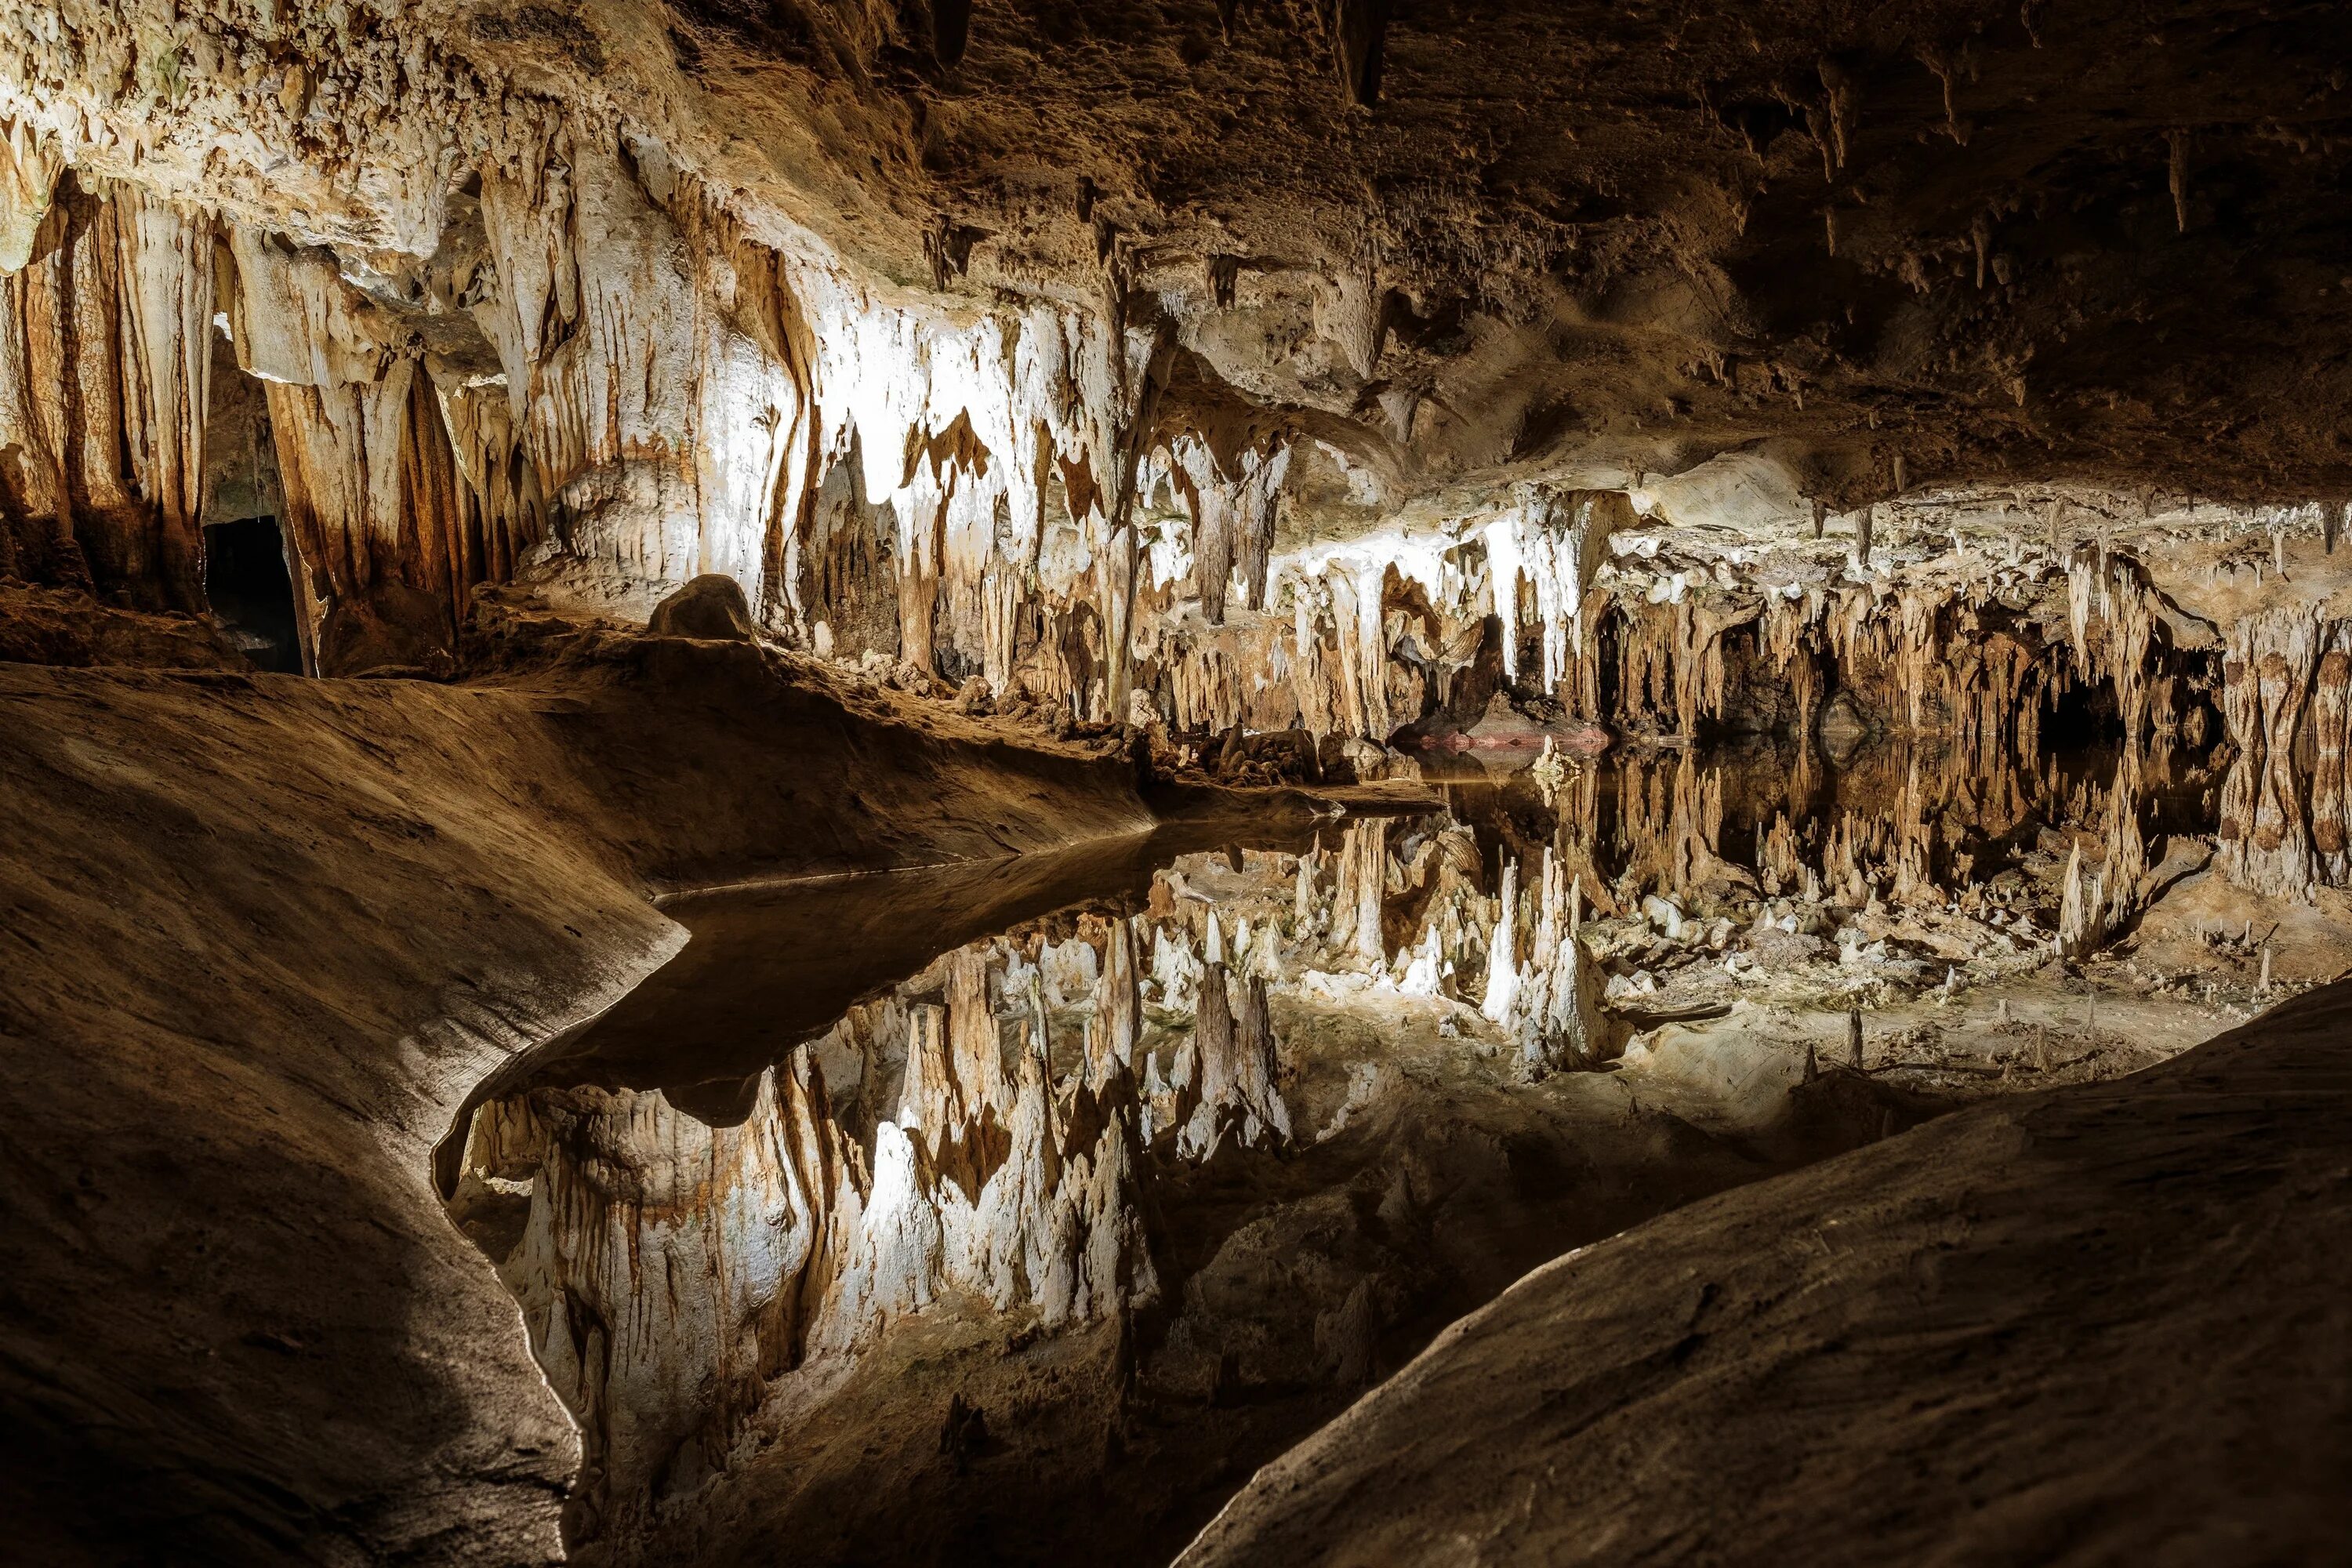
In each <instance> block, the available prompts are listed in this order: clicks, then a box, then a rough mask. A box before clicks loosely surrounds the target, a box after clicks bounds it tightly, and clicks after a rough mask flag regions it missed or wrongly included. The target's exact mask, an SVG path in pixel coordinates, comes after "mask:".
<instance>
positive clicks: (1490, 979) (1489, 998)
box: [1478, 860, 1519, 1024]
mask: <svg viewBox="0 0 2352 1568" xmlns="http://www.w3.org/2000/svg"><path fill="white" fill-rule="evenodd" d="M1518 924H1519V863H1518V862H1517V860H1507V861H1505V862H1504V863H1503V888H1502V892H1501V894H1500V896H1499V897H1498V898H1497V900H1496V917H1495V930H1494V934H1493V935H1492V936H1491V937H1489V938H1488V939H1487V942H1486V993H1485V994H1484V996H1483V997H1482V998H1481V999H1480V1003H1479V1007H1478V1010H1479V1011H1480V1012H1481V1013H1483V1014H1485V1015H1486V1021H1487V1022H1488V1023H1491V1024H1500V1023H1502V1022H1504V1021H1505V1020H1506V1019H1507V1018H1509V1017H1510V1016H1511V1008H1512V1006H1513V1005H1514V1004H1515V1003H1516V1002H1517V1000H1518V994H1519V959H1518Z"/></svg>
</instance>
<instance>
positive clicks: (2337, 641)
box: [2311, 622, 2352, 888]
mask: <svg viewBox="0 0 2352 1568" xmlns="http://www.w3.org/2000/svg"><path fill="white" fill-rule="evenodd" d="M2311 719H2312V725H2311V729H2312V740H2313V742H2314V747H2313V750H2314V752H2315V760H2314V764H2313V768H2314V771H2313V777H2312V784H2311V839H2312V844H2313V846H2314V847H2315V848H2316V849H2317V850H2318V851H2319V862H2320V870H2321V873H2322V875H2323V876H2324V877H2325V878H2326V881H2327V883H2328V885H2329V886H2331V887H2337V888H2340V887H2344V886H2346V885H2347V882H2352V744H2347V742H2352V622H2338V623H2337V624H2336V626H2335V627H2334V628H2332V630H2331V631H2330V632H2329V634H2328V641H2327V651H2326V653H2324V654H2322V655H2321V656H2320V658H2319V668H2318V673H2317V675H2316V677H2315V684H2314V686H2313V689H2312V708H2311Z"/></svg>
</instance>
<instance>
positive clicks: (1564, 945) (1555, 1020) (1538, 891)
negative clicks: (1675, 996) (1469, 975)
mask: <svg viewBox="0 0 2352 1568" xmlns="http://www.w3.org/2000/svg"><path fill="white" fill-rule="evenodd" d="M1533 893H1534V899H1535V906H1536V908H1535V920H1534V938H1533V941H1532V942H1530V943H1529V945H1528V961H1527V963H1526V964H1525V965H1524V966H1522V967H1521V968H1520V969H1519V971H1518V973H1517V978H1516V980H1515V981H1514V982H1513V983H1512V984H1511V985H1510V986H1509V987H1508V993H1509V994H1508V997H1507V1001H1506V1002H1505V1005H1503V1006H1502V1007H1501V1009H1500V1011H1501V1012H1502V1015H1503V1016H1502V1019H1501V1020H1500V1021H1501V1022H1502V1024H1503V1026H1504V1027H1505V1028H1506V1029H1507V1030H1508V1031H1509V1032H1510V1033H1511V1034H1512V1035H1513V1036H1514V1037H1516V1038H1517V1041H1518V1047H1519V1067H1520V1070H1521V1071H1522V1072H1524V1073H1525V1074H1526V1075H1527V1076H1528V1077H1529V1078H1541V1077H1543V1076H1544V1075H1546V1074H1547V1073H1550V1072H1554V1071H1557V1070H1559V1069H1560V1068H1573V1067H1581V1066H1589V1065H1591V1063H1592V1062H1593V1061H1594V1060H1596V1059H1597V1058H1599V1056H1600V1054H1601V1047H1602V1034H1603V1030H1602V1023H1601V1001H1600V996H1601V980H1600V970H1599V966H1598V965H1597V964H1595V963H1593V961H1592V958H1591V954H1589V953H1587V952H1585V951H1584V944H1583V942H1581V941H1580V939H1579V938H1578V936H1577V925H1578V921H1577V912H1578V911H1577V907H1576V899H1577V896H1578V889H1577V885H1576V884H1575V883H1574V882H1572V881H1571V879H1570V878H1569V877H1568V876H1567V875H1566V870H1565V868H1564V867H1563V866H1562V865H1561V863H1560V861H1559V858H1557V857H1555V856H1553V855H1552V854H1550V853H1549V851H1547V852H1546V853H1545V855H1544V862H1543V871H1542V874H1541V876H1540V877H1539V878H1538V881H1537V884H1536V886H1535V888H1534V889H1533ZM1516 921H1517V913H1516V911H1514V910H1512V909H1510V907H1509V906H1508V905H1506V906H1505V908H1504V910H1503V913H1502V923H1503V925H1504V926H1506V927H1507V926H1509V925H1511V924H1512V923H1514V922H1516ZM1496 940H1497V941H1500V940H1501V939H1500V936H1499V933H1498V936H1497V938H1496ZM1489 990H1490V1000H1491V999H1492V998H1491V991H1492V987H1491V985H1490V987H1489Z"/></svg>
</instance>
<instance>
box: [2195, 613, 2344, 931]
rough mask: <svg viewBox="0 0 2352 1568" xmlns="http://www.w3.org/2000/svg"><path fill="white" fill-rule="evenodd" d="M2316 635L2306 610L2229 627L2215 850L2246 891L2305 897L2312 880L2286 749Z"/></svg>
mask: <svg viewBox="0 0 2352 1568" xmlns="http://www.w3.org/2000/svg"><path fill="white" fill-rule="evenodd" d="M2319 641H2320V638H2319V628H2318V625H2317V623H2316V621H2315V619H2314V617H2313V616H2312V613H2311V612H2310V611H2309V610H2305V609H2292V610H2290V609H2273V610H2269V611H2265V612H2263V614H2261V615H2257V616H2247V617H2246V618H2244V619H2242V620H2241V621H2239V622H2238V623H2237V625H2235V626H2232V627H2231V629H2230V641H2229V647H2228V652H2227V654H2226V655H2225V656H2224V658H2223V659H2222V664H2221V673H2222V688H2221V714H2222V721H2223V722H2224V724H2225V725H2226V726H2227V728H2228V731H2229V735H2230V739H2231V741H2233V742H2236V743H2237V746H2238V756H2237V760H2236V761H2235V762H2234V763H2231V767H2230V773H2229V776H2228V777H2227V778H2226V779H2224V780H2223V781H2222V785H2221V824H2220V827H2219V837H2220V851H2219V854H2218V856H2217V857H2216V858H2217V859H2218V860H2219V861H2220V863H2221V869H2222V870H2223V872H2224V873H2225V874H2227V875H2228V876H2229V877H2230V879H2231V880H2232V881H2234V882H2236V883H2238V884H2239V885H2240V886H2241V887H2244V888H2247V889H2252V891H2254V892H2258V893H2267V894H2271V895H2273V896H2277V897H2286V898H2300V899H2305V900H2308V899H2310V898H2311V897H2312V889H2313V887H2314V885H2315V881H2316V870H2317V868H2316V866H2315V864H2314V861H2313V858H2312V849H2311V836H2310V834H2309V832H2308V830H2307V829H2306V828H2305V824H2304V816H2303V805H2302V802H2301V798H2300V797H2301V790H2300V788H2299V784H2298V781H2297V780H2296V778H2295V775H2294V736H2295V730H2296V728H2297V726H2298V725H2299V724H2300V723H2301V722H2302V719H2303V710H2304V705H2305V700H2306V698H2307V696H2308V694H2309V692H2310V689H2311V679H2312V674H2313V670H2314V668H2315V665H2316V664H2317V663H2318V651H2319Z"/></svg>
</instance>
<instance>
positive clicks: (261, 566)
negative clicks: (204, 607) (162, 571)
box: [205, 517, 302, 675]
mask: <svg viewBox="0 0 2352 1568" xmlns="http://www.w3.org/2000/svg"><path fill="white" fill-rule="evenodd" d="M205 598H206V600H207V601H209V602H210V603H211V605H212V607H213V617H214V618H215V620H217V621H218V622H219V623H220V625H221V628H222V629H223V630H224V631H226V632H227V633H228V634H229V636H230V637H233V638H234V639H235V640H236V644H237V646H238V647H240V648H241V649H242V650H243V651H244V653H245V655H246V657H247V658H250V659H251V660H253V662H254V664H255V665H256V666H257V667H258V668H262V669H268V670H277V671H279V672H282V673H284V674H288V675H299V674H301V673H302V644H301V639H300V637H299V635H298V633H297V632H296V629H295V622H294V579H293V578H292V577H291V576H290V575H289V574H288V572H287V569H286V541H285V536H284V535H283V534H281V533H280V532H279V531H278V520H277V519H276V518H274V517H246V518H239V519H238V520H237V521H235V522H215V523H213V524H211V525H210V526H208V527H207V528H205Z"/></svg>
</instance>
